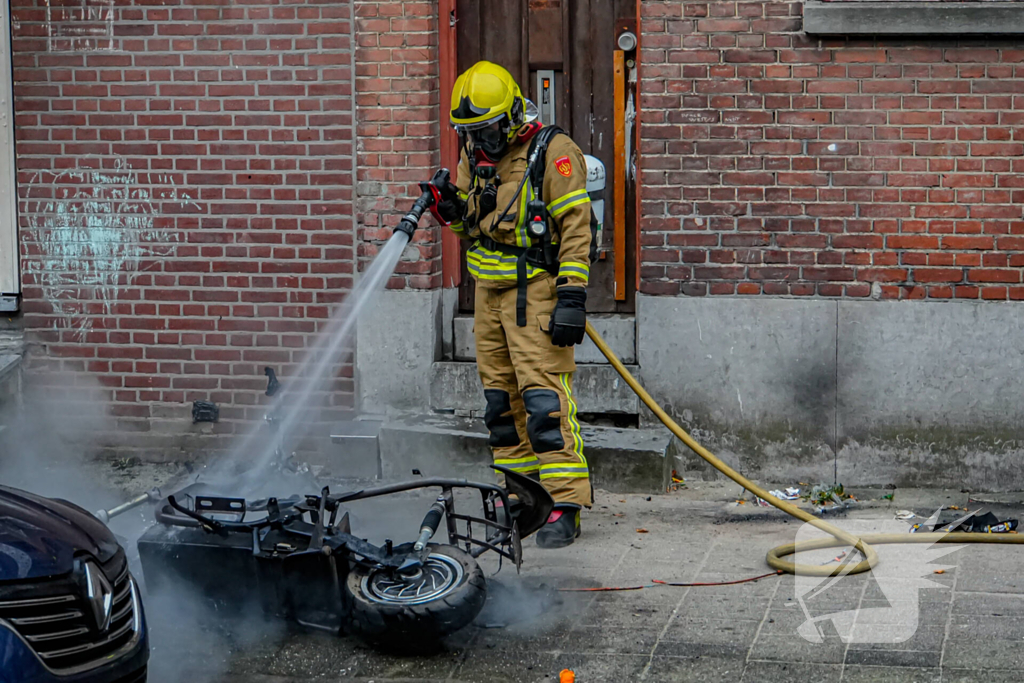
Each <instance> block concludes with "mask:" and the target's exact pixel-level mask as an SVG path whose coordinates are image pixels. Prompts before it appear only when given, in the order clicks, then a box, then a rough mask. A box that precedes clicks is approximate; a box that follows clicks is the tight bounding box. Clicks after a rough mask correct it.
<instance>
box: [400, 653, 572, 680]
mask: <svg viewBox="0 0 1024 683" xmlns="http://www.w3.org/2000/svg"><path fill="white" fill-rule="evenodd" d="M558 659H559V658H558V656H556V655H555V654H552V653H550V652H536V651H525V650H506V651H496V650H492V649H484V650H472V651H470V652H467V653H466V657H465V659H464V660H463V662H462V663H461V664H460V665H459V666H458V668H456V669H455V671H454V672H453V673H452V674H451V676H452V677H453V678H456V679H459V680H463V681H472V682H473V683H540V682H544V683H552V681H557V680H558V672H559V671H561V669H560V668H559V667H558ZM385 680H386V679H385Z"/></svg>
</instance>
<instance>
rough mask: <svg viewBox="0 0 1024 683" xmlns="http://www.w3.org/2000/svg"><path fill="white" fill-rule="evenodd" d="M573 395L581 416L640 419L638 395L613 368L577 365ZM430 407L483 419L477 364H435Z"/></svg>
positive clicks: (431, 380)
mask: <svg viewBox="0 0 1024 683" xmlns="http://www.w3.org/2000/svg"><path fill="white" fill-rule="evenodd" d="M633 369H634V370H635V366H633ZM573 393H574V394H575V397H576V403H577V405H578V406H579V412H581V413H624V414H627V415H636V414H637V411H638V410H639V400H638V399H637V397H636V394H634V393H633V392H632V391H631V390H630V388H629V386H628V385H627V384H626V383H625V382H624V381H622V378H621V377H619V375H618V373H616V372H615V370H614V369H613V368H612V367H611V366H610V365H577V367H576V373H575V375H574V376H573ZM430 407H431V409H432V410H436V411H459V412H460V413H465V414H467V415H469V414H474V413H479V414H480V415H483V411H484V392H483V388H482V387H481V385H480V377H479V375H478V374H477V369H476V363H455V362H445V361H442V362H438V363H434V364H433V365H432V366H431V368H430Z"/></svg>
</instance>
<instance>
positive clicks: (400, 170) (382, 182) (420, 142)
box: [355, 0, 441, 289]
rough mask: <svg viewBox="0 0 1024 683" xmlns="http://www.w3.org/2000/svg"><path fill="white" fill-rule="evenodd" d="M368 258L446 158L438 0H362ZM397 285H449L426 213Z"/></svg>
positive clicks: (362, 175) (363, 214)
mask: <svg viewBox="0 0 1024 683" xmlns="http://www.w3.org/2000/svg"><path fill="white" fill-rule="evenodd" d="M355 15H356V112H357V113H356V118H357V135H358V143H357V163H358V165H357V172H356V179H357V182H358V199H357V201H356V212H357V221H358V224H359V233H360V239H361V243H360V245H359V257H360V266H361V267H365V265H366V263H367V262H368V261H369V260H370V259H371V258H372V257H373V256H374V255H376V253H377V249H378V248H379V247H380V245H381V244H382V243H383V242H384V241H385V240H387V239H388V238H389V237H390V236H391V231H392V228H394V226H395V225H397V224H398V220H399V219H400V218H401V216H402V215H403V214H404V212H405V211H407V210H408V209H409V207H410V206H411V204H412V201H413V200H414V199H415V197H417V196H419V190H417V189H416V183H418V182H420V181H423V180H427V179H429V178H430V176H431V175H433V173H434V171H435V170H436V169H437V168H438V166H440V160H441V156H440V138H439V136H440V124H439V118H438V104H439V102H440V91H439V81H438V74H439V67H438V32H437V3H435V2H411V1H409V0H375V1H373V2H367V1H365V0H356V2H355ZM421 224H422V225H424V226H427V227H424V228H421V229H420V230H418V231H417V232H416V234H415V236H414V238H413V239H414V244H413V245H412V246H411V247H410V248H408V249H407V250H406V253H405V258H404V260H403V261H402V262H401V263H399V265H398V268H397V270H396V273H395V275H394V277H392V278H391V280H390V281H389V282H388V288H390V289H403V288H409V289H436V288H438V287H440V286H441V231H440V230H439V229H438V228H437V227H436V226H433V224H432V223H431V221H430V220H429V218H424V219H423V221H422V222H421Z"/></svg>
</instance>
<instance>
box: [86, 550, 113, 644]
mask: <svg viewBox="0 0 1024 683" xmlns="http://www.w3.org/2000/svg"><path fill="white" fill-rule="evenodd" d="M85 604H86V606H87V607H88V610H89V613H90V614H91V615H92V619H93V624H94V625H95V626H96V629H97V630H99V631H106V630H107V627H108V626H110V612H111V609H112V608H113V604H114V590H113V589H112V588H111V587H110V581H108V580H107V577H106V576H104V575H103V571H102V570H101V569H100V568H99V567H97V566H96V565H95V564H94V563H92V562H86V563H85Z"/></svg>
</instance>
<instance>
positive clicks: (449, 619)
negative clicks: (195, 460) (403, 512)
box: [138, 466, 554, 645]
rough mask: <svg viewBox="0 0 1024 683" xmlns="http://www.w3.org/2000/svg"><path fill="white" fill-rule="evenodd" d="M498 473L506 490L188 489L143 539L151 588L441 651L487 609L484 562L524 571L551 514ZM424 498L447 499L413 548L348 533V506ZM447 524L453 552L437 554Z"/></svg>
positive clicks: (527, 487)
mask: <svg viewBox="0 0 1024 683" xmlns="http://www.w3.org/2000/svg"><path fill="white" fill-rule="evenodd" d="M495 468H496V469H498V470H500V471H501V472H502V473H503V474H504V475H505V483H506V486H507V487H508V488H507V490H506V489H504V488H501V487H499V486H496V485H493V484H484V483H475V482H470V481H466V480H464V479H423V480H419V481H411V482H405V483H400V484H394V485H390V486H380V487H375V488H368V489H362V490H358V491H351V492H347V493H340V494H332V493H331V492H330V491H329V490H328V489H327V488H326V487H325V488H324V489H323V490H322V491H321V492H320V493H319V494H318V495H307V496H301V497H300V496H294V497H291V498H287V499H277V498H267V499H264V500H260V501H247V500H245V499H244V498H228V497H223V496H215V495H210V494H208V493H206V492H204V489H206V488H207V487H206V485H205V484H192V485H190V486H188V487H186V488H185V489H182V490H181V491H179V492H177V493H175V494H174V495H170V496H167V497H166V498H165V499H163V500H162V501H161V502H160V503H159V504H158V505H157V508H156V520H157V524H156V525H154V526H153V527H151V528H150V529H149V530H148V531H146V533H145V534H143V536H142V537H141V538H140V539H139V542H138V547H139V556H140V558H141V561H142V569H143V572H144V576H145V579H146V586H147V589H148V590H149V591H151V592H159V591H160V590H161V589H164V588H168V587H171V586H175V587H180V586H182V585H185V586H188V587H190V588H193V589H195V590H196V591H197V592H198V593H199V594H200V595H202V596H204V597H205V598H207V599H209V600H211V601H213V602H214V603H216V605H217V606H218V608H219V609H223V610H226V611H230V610H231V608H232V607H234V608H236V609H237V610H238V611H242V608H248V607H250V606H252V605H259V606H260V608H261V609H262V611H263V613H264V614H267V615H271V616H276V617H282V618H285V619H289V620H292V621H295V622H298V623H300V624H304V625H307V626H312V627H319V628H325V629H329V630H332V631H337V632H340V633H351V634H355V635H359V636H362V637H364V638H366V639H368V640H370V641H372V642H382V643H388V644H391V645H402V644H410V645H414V644H421V643H429V642H432V641H436V640H438V639H440V638H442V637H444V636H446V635H448V634H450V633H453V632H455V631H457V630H458V629H460V628H462V627H464V626H466V625H468V624H469V623H470V622H471V621H472V620H473V619H474V618H475V617H476V616H477V614H478V613H479V612H480V610H481V609H482V608H483V605H484V600H485V598H486V590H487V584H486V581H485V579H484V575H483V572H482V571H481V569H480V566H479V564H478V563H477V561H476V558H478V557H480V555H482V554H483V553H485V552H488V551H492V552H495V553H497V554H498V555H499V556H500V557H502V558H504V559H507V560H509V561H511V562H512V564H513V565H515V567H516V568H517V569H518V568H519V566H520V565H521V564H522V559H523V547H522V542H521V541H522V538H524V537H526V536H529V535H530V534H532V533H533V532H535V531H537V530H538V529H540V528H541V527H542V526H543V525H544V522H545V521H546V520H547V516H548V515H549V514H550V512H551V509H552V508H553V507H554V504H553V502H552V500H551V496H550V495H549V494H548V493H547V491H545V490H544V488H543V487H542V486H541V485H540V483H539V482H537V481H535V480H533V479H530V478H529V477H525V476H523V475H521V474H518V473H516V472H514V471H512V470H509V469H505V468H502V467H498V466H495ZM427 488H437V489H440V494H439V495H438V496H437V498H436V500H435V501H434V502H433V503H432V504H431V505H430V507H429V509H428V510H427V512H426V514H425V515H424V516H423V519H422V521H421V522H420V525H419V535H418V537H417V538H416V539H415V540H414V541H411V542H405V543H401V544H398V545H396V544H394V543H393V542H392V541H391V540H387V541H385V542H384V544H383V545H381V546H377V545H373V544H372V543H369V542H367V541H366V540H364V539H363V538H361V537H359V536H358V535H356V534H353V533H352V528H351V523H350V519H349V513H348V512H347V511H346V510H345V508H344V505H345V504H346V503H352V502H355V501H359V500H367V499H370V498H378V497H381V496H388V495H393V494H397V493H402V492H407V491H413V490H417V489H427ZM459 489H475V490H476V491H478V492H479V494H480V500H481V507H482V513H480V514H479V515H472V514H464V513H462V512H460V511H457V510H456V504H455V503H456V501H455V498H456V496H455V492H456V491H457V490H459ZM506 511H509V512H510V513H511V514H510V515H509V514H505V512H506ZM442 524H443V527H444V533H445V534H446V536H447V539H446V542H445V543H443V544H442V543H432V542H431V539H432V538H433V536H434V535H435V533H437V530H438V529H439V528H441V527H442ZM460 546H461V547H460Z"/></svg>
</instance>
